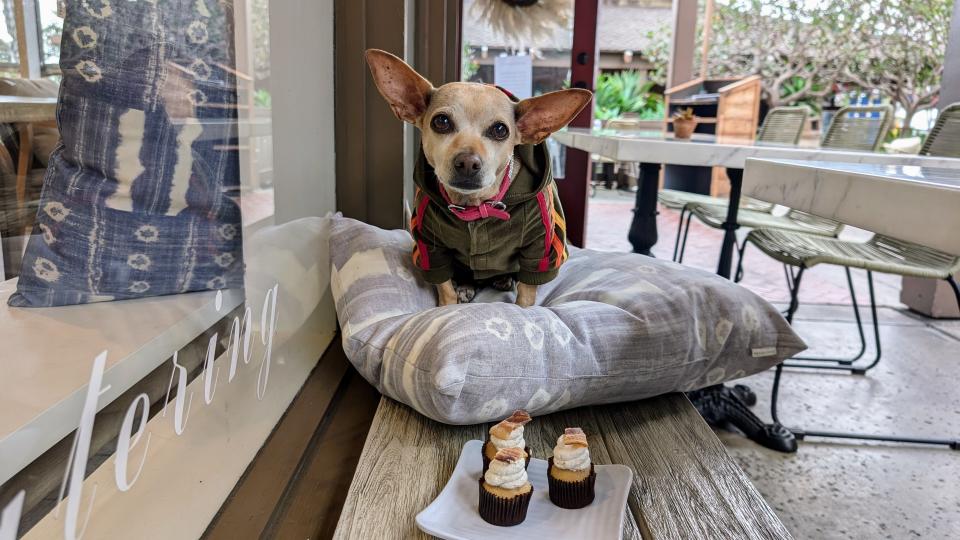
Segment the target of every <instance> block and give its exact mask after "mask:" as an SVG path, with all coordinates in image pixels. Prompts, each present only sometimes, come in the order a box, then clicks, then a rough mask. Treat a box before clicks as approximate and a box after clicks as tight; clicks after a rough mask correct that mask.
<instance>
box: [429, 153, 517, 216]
mask: <svg viewBox="0 0 960 540" xmlns="http://www.w3.org/2000/svg"><path fill="white" fill-rule="evenodd" d="M512 179H513V159H512V158H511V159H510V163H508V164H507V170H505V171H504V172H503V180H502V181H501V182H500V191H499V192H498V193H497V194H496V196H495V197H494V198H492V199H490V200H487V201H483V202H482V203H480V204H478V205H477V206H460V205H459V204H453V202H451V200H450V196H449V195H448V194H447V190H445V189H443V186H442V185H441V186H440V195H441V196H443V200H444V201H446V203H447V210H449V211H450V213H451V214H453V215H455V216H457V217H458V218H459V219H461V220H463V221H476V220H478V219H484V218H488V217H492V218H497V219H502V220H504V221H506V220H508V219H510V213H509V212H507V205H506V204H505V203H504V202H503V201H502V200H501V199H503V197H504V195H506V194H507V190H508V189H510V182H511V181H512Z"/></svg>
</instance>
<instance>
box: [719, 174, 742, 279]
mask: <svg viewBox="0 0 960 540" xmlns="http://www.w3.org/2000/svg"><path fill="white" fill-rule="evenodd" d="M727 177H729V178H730V204H728V205H727V220H726V221H724V222H723V230H724V233H723V247H721V248H720V264H719V265H717V274H719V275H721V276H723V277H725V278H727V279H730V267H731V266H733V248H734V246H735V245H736V244H737V229H738V228H740V226H739V225H737V214H738V213H739V212H740V192H741V190H742V188H743V169H727Z"/></svg>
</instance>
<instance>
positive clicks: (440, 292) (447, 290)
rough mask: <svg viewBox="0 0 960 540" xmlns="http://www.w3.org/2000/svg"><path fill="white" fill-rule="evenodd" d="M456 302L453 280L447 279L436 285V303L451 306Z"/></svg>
mask: <svg viewBox="0 0 960 540" xmlns="http://www.w3.org/2000/svg"><path fill="white" fill-rule="evenodd" d="M456 303H457V290H456V289H455V288H454V286H453V281H450V280H447V281H444V282H443V283H441V284H439V285H437V305H439V306H452V305H454V304H456Z"/></svg>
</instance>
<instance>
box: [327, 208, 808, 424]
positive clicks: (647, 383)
mask: <svg viewBox="0 0 960 540" xmlns="http://www.w3.org/2000/svg"><path fill="white" fill-rule="evenodd" d="M412 248H413V241H412V239H411V237H410V235H409V234H408V233H407V232H406V231H402V230H396V231H385V230H382V229H378V228H376V227H373V226H371V225H367V224H365V223H362V222H359V221H355V220H351V219H346V218H342V217H341V218H335V219H334V221H333V222H332V226H331V236H330V257H331V264H332V269H331V278H330V279H331V291H332V292H333V297H334V301H335V304H336V309H337V317H338V319H339V322H340V326H341V331H342V338H343V348H344V351H346V354H347V357H348V358H349V359H350V361H351V362H352V363H353V365H354V366H355V367H356V368H357V370H358V371H359V372H360V373H361V374H362V375H363V376H364V378H366V379H367V380H368V381H369V382H370V383H371V384H373V385H374V386H376V387H377V388H378V389H379V390H380V392H382V393H383V394H385V395H387V396H389V397H391V398H394V399H396V400H398V401H401V402H403V403H406V404H407V405H409V406H411V407H413V408H414V409H416V410H417V411H419V412H420V413H422V414H424V415H426V416H428V417H430V418H433V419H435V420H438V421H441V422H446V423H451V424H472V423H478V422H489V421H493V420H500V419H502V418H503V417H504V416H506V415H508V414H509V413H510V411H512V410H514V409H518V408H524V409H527V410H528V411H530V413H531V414H533V415H535V416H536V415H540V414H546V413H550V412H555V411H558V410H562V409H568V408H572V407H578V406H581V405H589V404H598V403H613V402H620V401H631V400H636V399H642V398H647V397H652V396H656V395H659V394H664V393H667V392H674V391H688V390H693V389H697V388H702V387H704V386H708V385H712V384H717V383H721V382H724V381H727V380H730V379H736V378H740V377H744V376H747V375H750V374H753V373H757V372H759V371H763V370H765V369H768V368H770V367H772V366H774V365H776V364H778V363H780V362H781V361H782V360H784V359H786V358H788V357H790V356H793V355H794V354H796V353H798V352H800V351H802V350H804V349H805V348H806V345H805V344H804V343H803V341H802V340H801V339H800V338H799V337H798V336H797V335H796V334H795V333H794V332H793V330H792V329H791V328H790V326H789V325H788V324H787V323H786V321H785V320H784V319H783V317H782V316H781V315H780V313H779V312H778V311H777V310H776V309H775V308H774V307H773V306H771V305H770V304H769V303H768V302H766V301H765V300H763V299H762V298H760V297H758V296H756V295H755V294H753V293H752V292H750V291H749V290H747V289H744V288H743V287H740V286H739V285H736V284H734V283H732V282H731V281H729V280H726V279H724V278H721V277H719V276H717V275H714V274H711V273H708V272H704V271H702V270H697V269H694V268H690V267H685V266H681V265H678V264H675V263H671V262H668V261H662V260H658V259H654V258H650V257H645V256H642V255H637V254H632V253H613V252H598V251H592V250H587V249H575V248H571V254H570V259H569V260H568V261H567V262H566V263H565V264H564V265H563V266H562V267H561V268H560V273H559V275H558V276H557V278H556V279H554V280H553V281H551V282H549V283H547V284H546V285H543V286H541V287H540V288H539V291H538V295H537V305H536V306H534V307H531V308H526V309H524V308H520V307H518V306H516V305H514V304H512V303H509V302H512V300H513V298H514V296H513V293H497V292H495V291H490V290H484V291H482V292H481V293H480V294H479V295H478V296H477V298H476V299H475V300H474V301H473V302H472V303H470V304H459V305H454V306H445V307H437V299H436V292H435V290H434V287H433V286H432V285H429V284H427V283H426V282H425V281H423V280H422V279H420V278H419V277H418V276H417V271H416V269H415V268H414V266H413V264H412V261H411V259H410V252H411V250H412ZM497 300H501V301H497Z"/></svg>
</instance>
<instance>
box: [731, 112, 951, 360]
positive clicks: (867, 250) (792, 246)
mask: <svg viewBox="0 0 960 540" xmlns="http://www.w3.org/2000/svg"><path fill="white" fill-rule="evenodd" d="M920 154H921V155H927V156H940V157H960V103H955V104H953V105H950V106H948V107H946V108H945V109H944V110H943V111H942V112H941V113H940V116H939V117H938V118H937V122H936V123H935V124H934V127H933V129H932V130H931V131H930V134H929V135H928V136H927V140H926V141H925V143H924V145H923V147H922V148H921V150H920ZM748 244H753V245H755V246H756V247H757V248H759V249H760V251H762V252H764V253H765V254H767V255H769V256H770V257H772V258H774V259H776V260H778V261H780V262H782V263H784V265H785V267H786V269H787V270H786V272H787V286H788V287H789V288H790V289H791V291H792V290H794V289H796V288H799V284H798V283H797V277H796V276H797V274H799V273H801V272H802V270H803V269H804V268H809V267H810V266H813V265H815V264H824V263H826V264H835V265H838V266H843V267H844V271H845V272H846V274H847V285H848V287H849V289H850V297H851V300H852V302H853V313H854V317H855V319H856V322H857V332H858V334H859V337H860V351H859V352H858V353H857V354H856V355H855V356H853V357H852V358H807V357H800V358H798V360H814V361H818V362H827V363H828V364H829V363H834V364H836V365H819V366H809V365H805V364H796V363H791V362H787V363H786V365H787V366H788V367H791V366H792V367H817V368H820V369H840V370H846V371H850V372H851V373H854V374H858V375H862V374H864V373H866V372H867V371H868V370H870V369H871V368H873V367H874V366H876V365H877V362H879V360H880V356H881V349H880V334H879V327H878V324H877V320H876V315H875V314H874V312H875V311H876V302H875V300H874V297H873V284H872V281H873V279H872V278H873V276H872V272H874V271H876V272H883V273H890V274H898V275H902V276H914V277H927V278H933V279H944V280H947V281H949V282H950V283H951V286H953V287H954V289H956V283H955V282H954V281H953V277H952V275H953V273H955V272H956V271H957V269H955V268H953V265H955V264H956V260H954V259H953V258H951V256H949V255H944V254H940V255H936V254H935V252H934V250H930V249H929V248H926V247H923V246H920V245H916V244H909V243H907V242H901V241H899V240H895V239H892V238H889V237H885V236H880V235H877V236H874V237H873V238H871V239H870V240H868V241H867V242H865V243H861V242H849V241H842V240H838V239H836V238H826V237H822V236H821V237H815V236H813V235H809V234H803V233H797V232H796V231H789V230H783V229H779V230H777V229H769V228H756V229H754V230H752V231H750V233H749V234H747V237H746V238H745V239H744V242H743V244H742V247H741V250H740V260H739V262H738V263H737V271H736V275H737V276H739V275H741V274H742V272H743V254H744V251H745V250H746V246H747V245H748ZM797 268H799V269H800V271H801V272H798V271H797V270H796V269H797ZM851 268H864V269H866V270H867V282H868V284H869V285H870V309H871V314H873V330H874V342H875V344H876V349H877V350H876V356H875V357H874V358H873V360H871V361H870V362H868V363H867V365H866V366H863V365H859V366H858V365H854V363H855V362H857V361H858V360H860V359H861V358H863V355H864V354H865V353H866V349H867V341H866V336H865V335H864V331H863V321H862V320H861V318H860V310H859V309H858V308H857V297H856V292H854V289H853V279H852V277H851V275H850V269H851ZM951 269H952V270H953V272H950V270H951ZM945 272H946V273H945ZM958 300H960V298H958ZM788 311H789V310H788Z"/></svg>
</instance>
